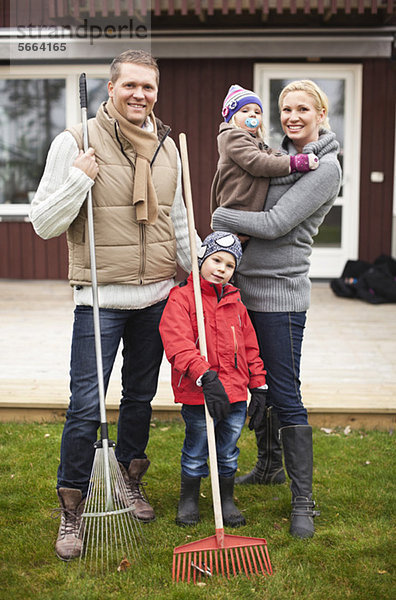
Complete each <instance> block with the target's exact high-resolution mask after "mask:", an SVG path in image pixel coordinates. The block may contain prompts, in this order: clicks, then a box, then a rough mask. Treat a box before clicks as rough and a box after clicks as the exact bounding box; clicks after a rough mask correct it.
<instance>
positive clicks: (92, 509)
mask: <svg viewBox="0 0 396 600" xmlns="http://www.w3.org/2000/svg"><path fill="white" fill-rule="evenodd" d="M107 461H108V467H109V480H110V481H108V480H107V478H106V474H105V470H106V463H107ZM109 483H110V485H109ZM126 499H127V490H126V486H125V481H124V478H123V476H122V473H121V471H120V467H119V465H118V462H117V459H116V457H115V454H114V450H113V448H109V449H108V457H107V458H106V456H105V453H104V452H103V448H97V449H96V451H95V457H94V463H93V467H92V473H91V480H90V484H89V489H88V495H87V501H86V504H85V508H84V512H83V515H82V520H81V528H80V531H81V536H82V540H83V547H82V553H81V557H80V564H82V563H84V567H85V569H86V570H89V571H101V572H104V571H116V570H117V569H118V570H124V569H125V568H128V567H129V566H130V565H131V564H132V563H133V562H134V560H135V557H136V556H138V557H140V553H141V548H140V546H141V545H142V544H144V538H143V533H142V526H141V524H140V522H139V521H138V519H136V518H135V517H134V515H133V513H132V512H131V511H132V508H131V507H130V506H129V507H128V506H127V502H126Z"/></svg>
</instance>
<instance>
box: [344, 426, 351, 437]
mask: <svg viewBox="0 0 396 600" xmlns="http://www.w3.org/2000/svg"><path fill="white" fill-rule="evenodd" d="M351 431H352V429H351V426H350V425H347V426H346V427H345V429H344V435H349V434H350V433H351Z"/></svg>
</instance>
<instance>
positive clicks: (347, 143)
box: [254, 63, 362, 278]
mask: <svg viewBox="0 0 396 600" xmlns="http://www.w3.org/2000/svg"><path fill="white" fill-rule="evenodd" d="M316 78H317V79H343V80H344V81H345V120H344V123H345V131H344V164H343V182H342V192H343V195H342V197H341V196H340V197H338V198H337V200H336V202H335V205H338V206H341V207H342V221H341V223H342V225H341V246H340V247H338V248H326V247H315V244H314V246H313V250H312V256H311V269H310V276H311V277H313V278H332V277H339V276H340V275H341V272H342V269H343V267H344V265H345V262H346V261H347V260H348V259H356V258H357V256H358V244H359V187H360V185H359V184H360V153H361V145H360V136H361V112H362V65H355V64H318V65H312V64H306V63H304V64H295V63H293V64H291V63H290V64H286V63H269V64H262V63H260V64H256V65H255V67H254V90H255V92H256V93H257V94H258V95H259V96H260V98H261V99H262V101H263V106H264V107H268V106H269V105H270V102H269V97H270V80H271V79H313V80H315V79H316ZM329 113H330V114H329V116H330V122H331V106H330V111H329ZM263 116H264V126H265V129H266V131H267V132H269V118H270V115H269V111H268V110H266V109H265V108H264V115H263ZM267 142H268V143H269V145H271V140H270V139H269V140H267Z"/></svg>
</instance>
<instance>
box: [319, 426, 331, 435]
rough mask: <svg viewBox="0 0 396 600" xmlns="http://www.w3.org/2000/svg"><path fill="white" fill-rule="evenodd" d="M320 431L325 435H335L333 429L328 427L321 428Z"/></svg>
mask: <svg viewBox="0 0 396 600" xmlns="http://www.w3.org/2000/svg"><path fill="white" fill-rule="evenodd" d="M320 431H323V432H324V433H327V434H329V433H333V429H329V428H328V427H321V428H320Z"/></svg>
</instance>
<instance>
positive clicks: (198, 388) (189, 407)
mask: <svg viewBox="0 0 396 600" xmlns="http://www.w3.org/2000/svg"><path fill="white" fill-rule="evenodd" d="M241 256H242V248H241V244H240V241H239V239H238V238H237V237H236V236H235V235H233V234H230V233H226V232H221V231H216V232H214V233H211V234H210V235H209V236H207V237H206V238H205V240H204V241H203V242H202V246H201V249H200V251H199V252H198V257H199V258H198V264H199V268H200V283H201V291H202V304H203V311H204V319H205V332H206V339H207V352H208V356H207V358H204V357H203V356H201V354H200V351H199V344H198V326H197V318H196V310H195V301H194V289H193V280H192V274H190V276H189V277H188V279H187V281H185V282H183V283H181V284H180V285H179V286H177V287H175V288H173V289H172V290H171V293H170V295H169V299H168V302H167V304H166V306H165V309H164V312H163V315H162V319H161V323H160V334H161V337H162V341H163V344H164V348H165V353H166V356H167V358H168V360H169V362H170V363H171V366H172V388H173V392H174V396H175V402H180V403H182V404H183V406H182V411H181V412H182V416H183V419H184V422H185V438H184V444H183V448H182V452H181V489H180V500H179V504H178V510H177V517H176V523H177V524H178V525H180V526H189V525H195V524H196V523H197V522H198V521H199V507H198V501H199V489H200V482H201V478H202V477H207V476H208V475H209V468H208V463H207V460H208V444H207V433H206V420H205V407H204V402H206V405H207V407H208V410H209V413H210V415H211V417H212V418H213V419H214V426H215V435H216V449H217V462H218V472H219V483H220V496H221V506H222V512H223V521H224V524H225V525H228V526H230V527H239V526H241V525H244V524H245V518H244V517H243V515H242V514H241V512H240V511H239V510H238V508H237V507H236V506H235V503H234V499H233V494H234V478H235V473H236V470H237V459H238V455H239V449H238V448H237V442H238V439H239V437H240V435H241V431H242V427H243V425H244V423H245V420H246V401H247V389H248V388H249V389H250V392H251V402H250V405H249V415H250V416H251V422H250V425H249V426H253V422H254V420H255V419H261V417H262V414H263V413H264V410H265V399H266V390H267V386H266V379H265V376H266V371H265V370H264V366H263V362H262V360H261V359H260V357H259V349H258V344H257V339H256V334H255V332H254V329H253V326H252V324H251V321H250V318H249V316H248V313H247V310H246V308H245V306H244V305H243V304H242V301H241V298H240V294H239V290H238V289H237V288H236V287H234V286H233V285H232V284H230V279H231V277H232V276H233V274H234V271H235V269H236V268H237V267H238V264H239V261H240V259H241Z"/></svg>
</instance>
